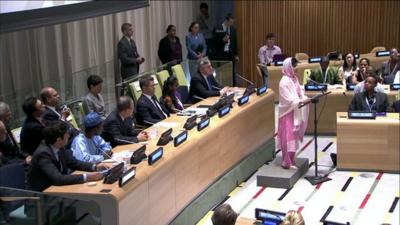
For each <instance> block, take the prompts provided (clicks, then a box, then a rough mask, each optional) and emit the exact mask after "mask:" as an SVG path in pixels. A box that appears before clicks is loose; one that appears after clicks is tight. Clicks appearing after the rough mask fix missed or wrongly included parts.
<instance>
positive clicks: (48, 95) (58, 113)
mask: <svg viewBox="0 0 400 225" xmlns="http://www.w3.org/2000/svg"><path fill="white" fill-rule="evenodd" d="M40 99H41V100H42V103H43V104H44V106H45V109H44V112H43V114H42V123H43V124H44V125H45V126H46V125H47V124H48V123H49V122H51V121H56V120H62V121H64V122H66V123H67V124H68V130H69V133H70V136H71V140H72V139H73V138H74V137H75V136H76V135H78V134H79V130H78V129H76V128H75V127H73V126H72V124H71V123H69V122H68V119H67V118H68V117H69V115H71V110H70V109H69V108H68V107H66V106H65V107H62V108H60V103H61V101H60V95H59V94H58V92H57V91H56V90H55V89H54V88H52V87H45V88H43V89H42V90H41V91H40Z"/></svg>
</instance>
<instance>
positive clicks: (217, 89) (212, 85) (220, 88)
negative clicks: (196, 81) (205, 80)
mask: <svg viewBox="0 0 400 225" xmlns="http://www.w3.org/2000/svg"><path fill="white" fill-rule="evenodd" d="M211 87H212V88H215V89H217V90H218V91H220V90H221V89H222V88H219V87H216V86H214V85H211Z"/></svg>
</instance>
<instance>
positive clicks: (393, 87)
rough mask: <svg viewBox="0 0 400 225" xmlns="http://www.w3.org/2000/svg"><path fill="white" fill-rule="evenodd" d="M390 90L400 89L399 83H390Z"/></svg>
mask: <svg viewBox="0 0 400 225" xmlns="http://www.w3.org/2000/svg"><path fill="white" fill-rule="evenodd" d="M390 90H392V91H397V90H400V84H391V85H390Z"/></svg>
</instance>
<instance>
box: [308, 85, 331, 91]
mask: <svg viewBox="0 0 400 225" xmlns="http://www.w3.org/2000/svg"><path fill="white" fill-rule="evenodd" d="M304 89H305V90H306V91H326V90H328V85H327V84H320V85H314V84H306V85H304Z"/></svg>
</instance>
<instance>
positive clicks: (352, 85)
mask: <svg viewBox="0 0 400 225" xmlns="http://www.w3.org/2000/svg"><path fill="white" fill-rule="evenodd" d="M355 87H356V84H346V90H348V91H354V88H355Z"/></svg>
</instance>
